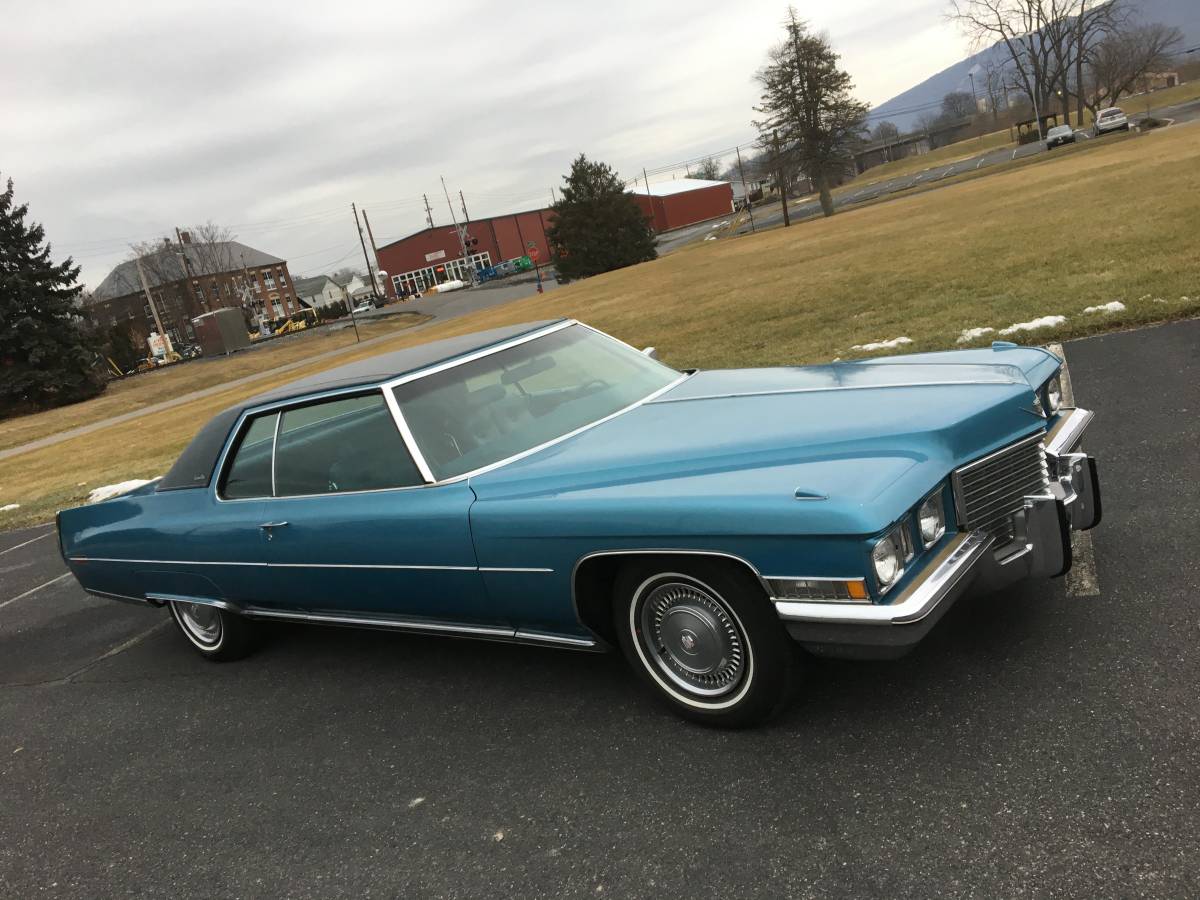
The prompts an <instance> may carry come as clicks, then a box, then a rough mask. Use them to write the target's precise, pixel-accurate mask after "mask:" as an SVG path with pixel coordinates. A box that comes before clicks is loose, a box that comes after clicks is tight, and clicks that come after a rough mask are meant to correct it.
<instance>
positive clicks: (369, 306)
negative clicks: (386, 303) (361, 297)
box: [354, 300, 375, 316]
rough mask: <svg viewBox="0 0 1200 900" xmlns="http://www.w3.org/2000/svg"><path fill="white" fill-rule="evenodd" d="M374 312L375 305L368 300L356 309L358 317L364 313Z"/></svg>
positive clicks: (355, 312)
mask: <svg viewBox="0 0 1200 900" xmlns="http://www.w3.org/2000/svg"><path fill="white" fill-rule="evenodd" d="M374 311H375V304H374V303H372V302H371V301H370V300H366V301H364V302H362V303H360V304H359V305H358V306H356V307H354V314H355V315H356V316H361V315H362V314H363V313H369V312H374Z"/></svg>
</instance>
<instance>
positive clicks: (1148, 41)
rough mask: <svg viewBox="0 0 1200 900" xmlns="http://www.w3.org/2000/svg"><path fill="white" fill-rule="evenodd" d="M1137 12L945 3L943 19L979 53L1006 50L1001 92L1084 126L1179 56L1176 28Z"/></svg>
mask: <svg viewBox="0 0 1200 900" xmlns="http://www.w3.org/2000/svg"><path fill="white" fill-rule="evenodd" d="M1136 13H1137V6H1136V4H1135V3H1134V2H1133V0H950V5H949V12H948V15H949V17H950V19H951V20H953V21H955V22H957V23H958V25H959V26H960V27H961V28H962V29H963V31H964V32H965V33H966V34H967V35H968V37H970V38H971V39H972V41H973V42H974V43H975V45H976V46H978V47H980V48H985V47H990V46H993V45H996V46H999V47H1002V48H1003V51H1004V57H1005V61H1004V64H1003V66H1002V69H1003V76H1002V78H1001V79H1000V80H999V84H1000V86H1001V87H1002V88H1005V89H1008V90H1012V91H1018V92H1020V93H1022V94H1024V95H1025V96H1026V97H1029V98H1031V99H1032V101H1033V103H1034V105H1036V107H1037V109H1038V112H1039V113H1040V114H1042V115H1048V114H1050V113H1059V114H1061V115H1062V117H1063V119H1064V121H1069V117H1070V115H1071V113H1072V107H1073V108H1074V109H1073V111H1074V113H1075V115H1076V116H1077V117H1078V119H1077V121H1079V122H1082V121H1083V114H1084V110H1085V109H1087V110H1091V111H1092V112H1093V113H1095V112H1096V110H1098V109H1102V108H1103V107H1105V106H1110V105H1112V104H1113V103H1114V102H1115V101H1116V100H1117V98H1119V97H1120V96H1121V95H1122V94H1124V93H1127V92H1129V91H1130V90H1131V89H1132V88H1133V87H1134V86H1135V85H1137V83H1138V81H1139V80H1140V79H1142V78H1144V77H1145V76H1146V74H1147V73H1149V72H1153V71H1155V70H1156V69H1161V68H1165V67H1166V66H1167V65H1168V64H1169V63H1170V58H1171V56H1172V55H1173V54H1174V53H1176V52H1178V51H1179V49H1181V46H1180V45H1181V43H1182V40H1183V35H1182V33H1181V32H1180V31H1179V29H1178V28H1175V27H1172V26H1168V25H1162V24H1159V23H1144V22H1139V21H1138V19H1137V17H1136ZM989 83H990V81H989Z"/></svg>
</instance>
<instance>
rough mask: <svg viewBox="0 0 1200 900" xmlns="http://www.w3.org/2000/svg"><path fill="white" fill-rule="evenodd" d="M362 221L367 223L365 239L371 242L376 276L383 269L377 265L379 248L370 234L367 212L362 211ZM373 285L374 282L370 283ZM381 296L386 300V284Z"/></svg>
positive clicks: (369, 221)
mask: <svg viewBox="0 0 1200 900" xmlns="http://www.w3.org/2000/svg"><path fill="white" fill-rule="evenodd" d="M363 221H364V222H366V223H367V238H368V239H369V240H370V241H371V255H372V256H373V257H375V272H376V274H378V273H381V272H382V271H383V267H382V266H381V265H379V248H378V247H376V246H375V235H374V234H372V233H371V220H370V219H368V218H367V211H366V210H365V209H364V210H363ZM372 284H374V282H372ZM383 296H384V299H387V283H386V282H384V285H383Z"/></svg>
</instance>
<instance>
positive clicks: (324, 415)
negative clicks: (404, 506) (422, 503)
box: [275, 391, 424, 497]
mask: <svg viewBox="0 0 1200 900" xmlns="http://www.w3.org/2000/svg"><path fill="white" fill-rule="evenodd" d="M419 484H424V479H422V478H421V473H420V472H419V471H418V470H417V466H416V464H415V463H414V462H413V459H412V456H411V455H410V454H409V452H408V448H407V446H405V444H404V439H403V438H402V437H401V436H400V432H399V431H398V430H397V429H396V422H395V420H394V419H393V418H392V414H391V412H390V411H389V410H388V408H387V404H386V403H385V402H384V399H383V394H382V393H380V392H379V391H375V392H373V393H370V394H364V395H361V396H357V397H339V398H337V399H335V400H324V401H321V402H319V403H312V404H309V405H307V406H300V407H296V408H293V409H287V410H284V411H283V418H282V419H281V420H280V423H279V437H278V440H277V444H276V447H275V496H276V497H294V496H300V495H310V494H330V493H339V492H345V491H370V490H383V489H387V488H397V487H410V486H413V485H419Z"/></svg>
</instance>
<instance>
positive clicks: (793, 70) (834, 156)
mask: <svg viewBox="0 0 1200 900" xmlns="http://www.w3.org/2000/svg"><path fill="white" fill-rule="evenodd" d="M783 27H784V32H785V37H784V40H783V41H782V42H781V43H779V44H777V45H776V46H775V47H773V48H772V49H771V50H770V51H769V53H768V54H767V64H766V65H765V66H763V68H762V69H760V70H759V71H758V72H757V73H756V75H755V78H756V79H757V80H758V82H759V84H760V85H761V86H762V90H763V93H762V97H761V100H760V101H759V105H758V106H756V107H754V110H755V112H758V113H761V114H762V115H763V118H762V119H758V120H755V122H754V125H755V127H756V128H758V131H759V134H760V135H762V138H763V140H764V141H765V142H767V143H768V144H769V145H773V146H776V147H782V148H784V150H785V151H786V154H787V155H788V156H789V157H790V158H791V159H792V160H793V161H794V162H795V164H796V165H797V166H798V167H799V168H800V169H801V170H802V171H803V172H804V173H805V174H806V175H807V176H808V177H809V178H810V179H812V181H813V183H814V185H815V187H816V189H817V191H818V193H819V194H820V200H821V211H822V212H823V213H824V214H825V215H826V216H831V215H833V211H834V210H833V196H832V194H831V193H830V187H831V185H832V184H834V183H836V182H837V181H838V180H840V178H841V177H842V176H843V175H844V174H845V173H846V172H847V171H848V170H849V169H850V167H851V165H852V158H851V148H852V147H853V145H854V144H855V143H856V142H857V141H858V140H859V135H860V134H861V133H862V130H863V123H864V120H865V118H866V115H867V110H868V107H867V105H866V104H865V103H861V102H859V101H858V100H855V99H854V98H853V97H852V96H851V94H850V91H851V89H852V88H853V83H852V82H851V80H850V76H849V74H847V73H846V72H845V71H844V70H842V69H841V68H840V67H839V66H838V60H839V59H840V57H839V56H838V54H837V53H835V52H834V50H833V47H832V46H831V45H830V43H829V38H828V37H827V36H825V35H817V34H813V33H812V32H810V31H809V30H808V26H807V25H806V24H805V23H804V22H803V21H802V20H801V19H800V18H799V17H798V15H797V13H796V10H795V8H794V7H789V8H788V15H787V18H786V19H785V20H784V23H783ZM781 187H784V188H786V185H782V186H781Z"/></svg>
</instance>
